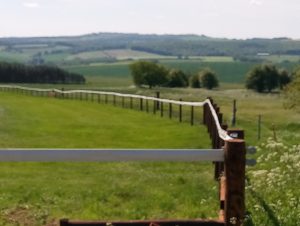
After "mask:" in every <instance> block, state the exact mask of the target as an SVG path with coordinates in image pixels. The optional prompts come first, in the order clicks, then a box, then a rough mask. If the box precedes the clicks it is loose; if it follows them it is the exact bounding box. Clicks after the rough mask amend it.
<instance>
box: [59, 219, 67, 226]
mask: <svg viewBox="0 0 300 226" xmlns="http://www.w3.org/2000/svg"><path fill="white" fill-rule="evenodd" d="M68 225H69V220H68V219H61V220H60V221H59V226H68Z"/></svg>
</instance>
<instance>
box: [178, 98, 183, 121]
mask: <svg viewBox="0 0 300 226" xmlns="http://www.w3.org/2000/svg"><path fill="white" fill-rule="evenodd" d="M179 101H182V99H181V98H180V99H179ZM179 122H182V105H181V104H180V105H179Z"/></svg>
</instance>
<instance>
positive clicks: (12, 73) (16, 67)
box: [0, 62, 85, 84]
mask: <svg viewBox="0 0 300 226" xmlns="http://www.w3.org/2000/svg"><path fill="white" fill-rule="evenodd" d="M0 82H3V83H53V84H59V83H61V84H82V83H85V78H84V76H83V75H80V74H76V73H70V72H67V71H65V70H63V69H60V68H58V67H52V66H45V65H43V66H42V65H41V66H28V65H23V64H17V63H4V62H3V63H0Z"/></svg>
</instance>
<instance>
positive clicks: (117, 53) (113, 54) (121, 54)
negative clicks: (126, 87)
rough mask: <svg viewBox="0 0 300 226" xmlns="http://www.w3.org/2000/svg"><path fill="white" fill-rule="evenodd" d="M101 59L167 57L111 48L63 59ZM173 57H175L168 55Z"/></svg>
mask: <svg viewBox="0 0 300 226" xmlns="http://www.w3.org/2000/svg"><path fill="white" fill-rule="evenodd" d="M99 58H100V59H101V58H102V59H103V58H115V59H117V60H126V59H160V58H168V57H166V56H162V55H158V54H153V53H147V52H142V51H135V50H131V49H113V50H102V51H90V52H82V53H78V54H72V55H70V56H68V57H67V58H66V59H65V60H67V61H68V60H74V59H82V60H94V59H99ZM169 58H175V57H169Z"/></svg>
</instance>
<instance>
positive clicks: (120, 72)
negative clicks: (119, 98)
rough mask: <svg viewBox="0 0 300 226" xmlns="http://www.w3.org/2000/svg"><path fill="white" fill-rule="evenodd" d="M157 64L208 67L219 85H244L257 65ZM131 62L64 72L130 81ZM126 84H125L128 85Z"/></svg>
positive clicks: (284, 65)
mask: <svg viewBox="0 0 300 226" xmlns="http://www.w3.org/2000/svg"><path fill="white" fill-rule="evenodd" d="M159 62H160V63H161V64H163V65H165V66H167V67H168V68H177V69H182V70H183V71H185V72H190V73H196V72H197V71H199V70H201V69H203V68H206V67H209V68H211V69H212V70H214V71H215V72H216V73H217V76H218V78H219V81H220V82H221V83H230V84H244V83H245V78H246V74H247V72H248V71H249V70H250V69H251V68H252V67H254V66H255V65H257V63H245V62H230V61H228V62H209V61H207V62H206V61H201V60H199V59H190V60H172V59H171V60H165V59H164V60H163V59H162V60H159ZM130 63H131V62H120V63H111V64H92V65H79V66H67V67H64V68H65V69H66V70H69V71H71V72H77V73H81V74H83V75H85V76H100V77H113V78H115V77H119V78H123V79H125V78H126V79H127V81H128V82H129V81H132V78H131V76H130V71H129V68H128V65H129V64H130ZM296 65H297V64H296V63H288V62H285V63H280V64H277V66H278V67H279V68H286V69H288V70H292V69H293V68H294V67H295V66H296ZM128 82H127V84H128Z"/></svg>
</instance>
